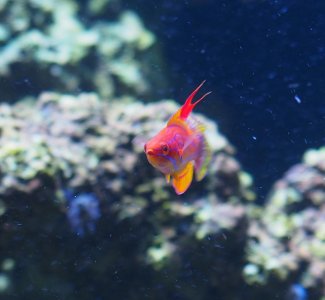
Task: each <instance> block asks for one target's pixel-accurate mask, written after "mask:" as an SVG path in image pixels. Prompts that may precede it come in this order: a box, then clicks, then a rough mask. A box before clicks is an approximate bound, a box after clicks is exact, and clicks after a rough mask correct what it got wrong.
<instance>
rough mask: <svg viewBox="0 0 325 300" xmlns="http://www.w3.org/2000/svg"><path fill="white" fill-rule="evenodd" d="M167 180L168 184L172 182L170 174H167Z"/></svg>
mask: <svg viewBox="0 0 325 300" xmlns="http://www.w3.org/2000/svg"><path fill="white" fill-rule="evenodd" d="M165 178H166V181H167V183H169V182H170V174H166V175H165Z"/></svg>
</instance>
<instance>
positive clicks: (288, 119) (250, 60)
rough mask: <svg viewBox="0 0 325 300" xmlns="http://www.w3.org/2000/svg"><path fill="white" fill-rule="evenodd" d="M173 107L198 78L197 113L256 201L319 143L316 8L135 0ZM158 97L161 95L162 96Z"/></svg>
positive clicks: (320, 34) (323, 43) (319, 23)
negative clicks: (223, 140) (208, 121)
mask: <svg viewBox="0 0 325 300" xmlns="http://www.w3.org/2000/svg"><path fill="white" fill-rule="evenodd" d="M134 8H135V9H137V10H138V11H140V12H142V15H143V17H144V18H145V19H147V21H148V22H149V24H150V23H151V24H150V27H151V28H153V30H154V31H155V32H156V34H157V35H158V37H159V39H160V41H161V46H162V49H163V50H164V53H165V55H166V58H167V66H168V68H169V72H170V77H171V78H172V80H171V82H172V83H171V90H170V91H168V92H169V93H170V95H165V96H174V97H175V98H177V99H179V101H180V102H182V101H183V100H184V99H185V97H186V96H187V94H188V93H189V92H190V91H191V90H192V89H193V87H194V86H196V85H197V84H198V83H199V82H201V81H202V80H203V79H207V84H206V88H207V89H208V90H213V93H214V94H213V96H210V98H209V99H208V100H207V101H206V102H205V103H204V105H200V107H199V108H198V110H200V111H201V112H203V113H205V114H206V115H207V116H209V117H210V118H212V119H214V120H216V121H217V122H218V123H219V125H220V129H221V131H222V132H223V133H224V134H225V135H226V136H227V137H228V138H229V139H230V141H231V142H232V143H233V144H234V145H235V146H236V148H237V150H238V157H239V160H240V161H241V162H242V164H243V166H244V168H246V170H248V171H249V172H250V173H252V174H253V175H254V177H255V182H256V187H257V189H258V190H259V193H260V195H261V196H262V197H263V196H264V195H265V194H266V193H267V191H268V190H269V188H270V186H271V184H272V183H273V182H274V181H275V180H276V179H277V178H279V177H280V176H281V175H282V174H283V172H284V171H285V170H287V169H288V168H289V167H290V166H291V165H293V164H295V163H297V162H298V161H299V160H300V159H301V156H302V154H303V153H304V151H305V150H306V149H308V148H312V147H319V146H321V145H323V144H324V142H325V138H324V128H325V105H324V103H325V102H324V101H325V100H324V99H325V91H324V86H325V76H324V75H325V60H324V59H325V35H324V31H325V2H323V1H304V0H300V1H280V0H278V1H276V0H275V1H239V0H237V1H235V0H234V1H229V0H227V1H217V0H206V1H199V0H197V1H194V0H193V1H180V2H178V3H176V1H161V2H160V3H158V4H157V3H156V2H152V3H148V2H145V1H138V5H135V7H134ZM164 92H166V91H164Z"/></svg>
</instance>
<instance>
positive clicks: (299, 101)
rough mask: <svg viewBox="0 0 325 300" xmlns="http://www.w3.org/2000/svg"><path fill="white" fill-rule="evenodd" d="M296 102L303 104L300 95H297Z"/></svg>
mask: <svg viewBox="0 0 325 300" xmlns="http://www.w3.org/2000/svg"><path fill="white" fill-rule="evenodd" d="M295 100H296V102H297V103H298V104H300V103H301V99H300V97H299V96H298V95H295Z"/></svg>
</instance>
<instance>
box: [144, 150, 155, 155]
mask: <svg viewBox="0 0 325 300" xmlns="http://www.w3.org/2000/svg"><path fill="white" fill-rule="evenodd" d="M145 153H146V154H147V155H149V156H155V155H157V153H156V151H155V150H154V149H146V151H145Z"/></svg>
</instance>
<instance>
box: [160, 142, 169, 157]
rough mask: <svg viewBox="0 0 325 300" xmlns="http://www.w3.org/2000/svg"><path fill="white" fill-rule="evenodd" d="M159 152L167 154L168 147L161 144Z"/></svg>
mask: <svg viewBox="0 0 325 300" xmlns="http://www.w3.org/2000/svg"><path fill="white" fill-rule="evenodd" d="M161 151H162V152H163V154H165V155H166V154H168V152H169V147H168V145H167V144H162V145H161Z"/></svg>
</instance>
